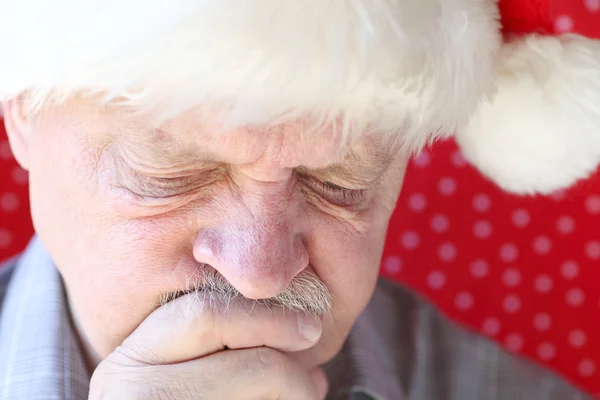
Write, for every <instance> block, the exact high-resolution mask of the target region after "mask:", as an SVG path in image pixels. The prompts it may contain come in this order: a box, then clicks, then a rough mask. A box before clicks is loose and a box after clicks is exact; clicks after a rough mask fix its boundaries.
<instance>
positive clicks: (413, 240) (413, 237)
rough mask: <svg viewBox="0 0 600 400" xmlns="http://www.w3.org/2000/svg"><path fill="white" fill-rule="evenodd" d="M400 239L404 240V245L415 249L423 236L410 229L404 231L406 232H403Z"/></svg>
mask: <svg viewBox="0 0 600 400" xmlns="http://www.w3.org/2000/svg"><path fill="white" fill-rule="evenodd" d="M400 241H401V242H402V245H403V246H404V248H406V249H411V250H412V249H415V248H416V247H417V246H418V245H419V243H420V242H421V238H420V237H419V235H418V234H417V232H414V231H408V232H404V234H402V237H401V238H400Z"/></svg>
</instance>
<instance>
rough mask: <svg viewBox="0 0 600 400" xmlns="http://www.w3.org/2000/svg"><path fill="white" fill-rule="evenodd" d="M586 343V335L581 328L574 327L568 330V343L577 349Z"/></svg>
mask: <svg viewBox="0 0 600 400" xmlns="http://www.w3.org/2000/svg"><path fill="white" fill-rule="evenodd" d="M586 343H587V335H586V334H585V332H584V331H582V330H581V329H575V330H573V331H571V332H569V345H571V347H574V348H576V349H579V348H581V347H583V346H585V344H586Z"/></svg>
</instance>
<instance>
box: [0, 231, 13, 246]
mask: <svg viewBox="0 0 600 400" xmlns="http://www.w3.org/2000/svg"><path fill="white" fill-rule="evenodd" d="M12 241H13V235H12V233H11V232H10V231H9V230H8V229H4V228H0V249H7V248H8V246H10V245H11V243H12Z"/></svg>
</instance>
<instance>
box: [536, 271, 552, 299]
mask: <svg viewBox="0 0 600 400" xmlns="http://www.w3.org/2000/svg"><path fill="white" fill-rule="evenodd" d="M533 285H534V287H535V290H537V291H538V292H539V293H542V294H546V293H548V292H550V291H551V290H552V288H553V287H554V282H553V281H552V278H551V277H550V275H546V274H542V275H538V276H537V277H536V278H535V280H534V281H533Z"/></svg>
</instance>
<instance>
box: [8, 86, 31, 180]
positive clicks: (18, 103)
mask: <svg viewBox="0 0 600 400" xmlns="http://www.w3.org/2000/svg"><path fill="white" fill-rule="evenodd" d="M2 108H3V110H4V126H5V127H6V133H7V134H8V142H9V143H10V148H11V150H12V152H13V155H14V156H15V159H16V160H17V162H18V163H19V164H20V165H21V167H22V168H23V169H25V170H27V169H28V168H29V141H30V136H31V126H30V122H29V119H28V117H27V114H26V112H25V106H24V102H23V98H22V97H16V98H13V99H11V100H8V101H4V102H2Z"/></svg>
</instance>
